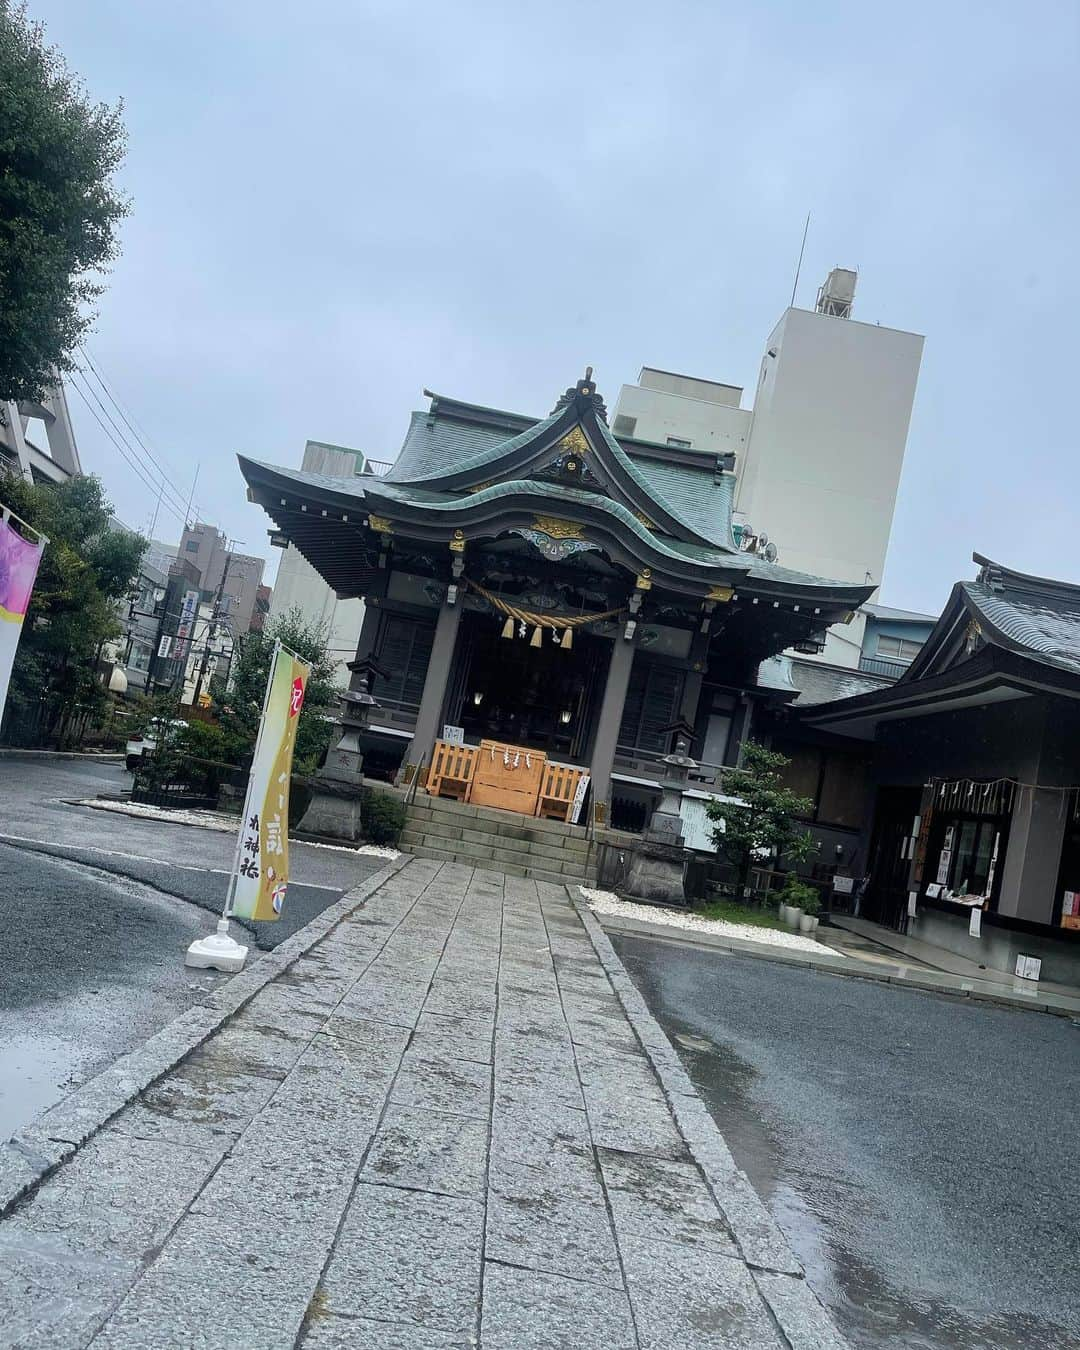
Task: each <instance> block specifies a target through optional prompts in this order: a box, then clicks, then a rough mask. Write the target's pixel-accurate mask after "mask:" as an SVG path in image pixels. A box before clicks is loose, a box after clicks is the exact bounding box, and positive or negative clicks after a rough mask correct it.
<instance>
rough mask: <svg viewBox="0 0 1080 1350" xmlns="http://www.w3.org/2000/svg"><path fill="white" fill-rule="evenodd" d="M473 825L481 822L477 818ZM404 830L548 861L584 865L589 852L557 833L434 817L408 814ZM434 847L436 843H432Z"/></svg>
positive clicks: (585, 845)
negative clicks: (477, 826) (480, 826)
mask: <svg viewBox="0 0 1080 1350" xmlns="http://www.w3.org/2000/svg"><path fill="white" fill-rule="evenodd" d="M475 823H476V824H481V823H482V822H480V821H477V822H475ZM405 830H406V832H407V833H411V834H414V835H423V836H424V837H425V838H428V839H431V840H432V841H434V840H436V839H452V840H456V841H461V842H463V843H468V844H482V845H485V846H486V847H488V848H501V849H511V850H521V851H525V852H529V853H533V854H535V855H537V856H538V857H543V858H550V859H551V860H552V861H555V862H561V861H571V860H576V861H577V862H580V863H582V864H584V862H585V860H586V858H587V857H588V853H589V846H588V843H587V842H586V841H585V840H584V839H580V840H579V839H563V838H561V837H560V836H559V835H553V834H547V833H544V832H542V831H531V830H525V829H517V828H513V829H504V830H498V831H496V830H493V829H491V828H487V829H467V828H462V826H461V825H459V824H456V823H455V824H452V825H451V824H444V823H443V822H442V821H436V820H415V819H413V817H411V816H410V817H408V818H407V819H406V823H405ZM436 847H438V845H436Z"/></svg>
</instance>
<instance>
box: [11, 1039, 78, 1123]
mask: <svg viewBox="0 0 1080 1350" xmlns="http://www.w3.org/2000/svg"><path fill="white" fill-rule="evenodd" d="M72 1069H73V1063H72V1053H71V1045H70V1044H69V1043H68V1042H67V1041H64V1040H62V1039H61V1038H60V1037H58V1036H48V1035H42V1034H40V1033H39V1034H34V1035H30V1036H5V1037H4V1040H3V1042H2V1043H0V1140H5V1139H10V1138H11V1136H12V1135H13V1134H14V1133H15V1132H16V1131H17V1130H20V1129H22V1127H23V1126H24V1125H26V1124H29V1122H30V1121H31V1120H33V1119H34V1117H35V1116H38V1115H40V1114H41V1112H42V1111H45V1110H47V1109H48V1107H50V1106H52V1105H53V1104H54V1103H55V1102H58V1101H59V1100H60V1099H61V1097H66V1096H67V1094H68V1093H69V1092H70V1091H71V1089H72V1087H73V1086H74V1084H73V1081H72Z"/></svg>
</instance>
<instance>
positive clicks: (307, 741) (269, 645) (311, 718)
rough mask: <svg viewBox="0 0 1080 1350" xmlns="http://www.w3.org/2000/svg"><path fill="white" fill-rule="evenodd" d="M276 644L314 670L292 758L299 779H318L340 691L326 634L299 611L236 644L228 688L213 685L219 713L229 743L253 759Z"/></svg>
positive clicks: (281, 617)
mask: <svg viewBox="0 0 1080 1350" xmlns="http://www.w3.org/2000/svg"><path fill="white" fill-rule="evenodd" d="M275 641H280V642H281V643H282V645H283V646H285V647H288V648H289V650H290V651H293V652H295V653H296V655H297V656H299V658H300V659H301V661H306V662H307V663H308V665H310V666H311V675H310V677H309V679H308V684H307V691H306V693H305V695H304V706H303V708H301V710H300V724H299V726H298V727H297V729H296V745H295V748H294V750H293V758H294V764H295V767H296V771H297V772H298V773H302V774H306V773H314V772H315V770H316V768H318V765H319V761H320V760H321V759H322V756H323V754H324V752H325V751H326V747H327V746H328V745H329V743H330V737H331V735H332V733H333V731H334V724H333V723H332V722H331V721H330V720H328V719H329V717H330V715H331V713H332V711H333V708H334V706H335V704H336V702H337V696H338V690H337V688H336V687H335V685H334V665H335V663H334V658H333V656H332V654H331V652H330V648H329V636H328V632H327V629H326V628H325V626H320V625H318V624H312V623H308V621H307V620H306V619H305V618H304V616H303V614H302V612H301V611H300V610H299V609H290V610H289V611H288V612H287V613H285V614H281V615H279V616H278V617H277V618H276V619H271V621H270V622H269V623H268V624H267V625H266V627H265V629H264V630H263V631H262V632H261V633H257V632H255V633H245V634H244V635H243V636H242V637H240V638H238V639H237V644H236V645H237V655H236V658H235V659H234V661H233V665H232V670H231V672H230V679H229V683H228V687H227V688H226V687H224V685H223V682H221V681H214V682H213V683H212V684H211V689H210V692H211V696H212V698H213V700H214V708H215V713H216V715H217V718H218V722H219V724H220V725H221V727H222V729H223V730H224V732H225V733H226V735H227V737H228V738H229V743H230V744H231V745H237V746H241V747H243V750H244V751H246V752H247V753H250V751H251V750H252V749H253V747H254V745H255V737H256V734H257V733H258V730H259V718H260V716H261V715H262V706H263V695H264V694H265V692H266V681H267V679H268V678H269V675H270V659H271V656H272V654H273V650H274V642H275Z"/></svg>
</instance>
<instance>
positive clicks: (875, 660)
mask: <svg viewBox="0 0 1080 1350" xmlns="http://www.w3.org/2000/svg"><path fill="white" fill-rule="evenodd" d="M910 664H911V663H910V661H885V660H883V659H882V658H881V657H880V656H863V657H860V658H859V669H860V670H862V671H865V673H866V674H867V675H887V676H888V677H889V679H890V680H898V679H899V678H900V676H901V675H903V673H904V671H905V670H907V668H908V666H909V665H910Z"/></svg>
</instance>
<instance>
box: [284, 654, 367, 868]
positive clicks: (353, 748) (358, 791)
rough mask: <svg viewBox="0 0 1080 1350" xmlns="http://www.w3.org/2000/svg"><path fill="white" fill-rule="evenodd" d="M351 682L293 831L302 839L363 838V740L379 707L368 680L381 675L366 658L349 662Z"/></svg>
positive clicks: (342, 696) (343, 694) (352, 841)
mask: <svg viewBox="0 0 1080 1350" xmlns="http://www.w3.org/2000/svg"><path fill="white" fill-rule="evenodd" d="M349 670H350V671H351V672H352V676H353V683H354V685H355V686H356V687H355V688H352V689H346V690H345V691H344V693H342V694H341V695H340V696H339V701H340V704H341V735H340V736H339V738H338V741H337V744H336V745H334V746H333V747H332V748H331V749H330V750H328V751H327V754H326V762H325V763H324V764H323V766H322V768H321V769H320V770H319V772H318V774H317V775H316V778H315V794H314V796H313V797H312V799H311V803H310V805H309V806H308V809H307V810H306V811H305V812H304V817H303V819H302V820H301V821H300V824H299V825H298V826H297V830H298V831H299V832H300V833H301V834H325V835H329V836H330V837H331V838H333V839H343V840H347V841H348V842H350V843H354V842H356V841H357V840H359V839H361V838H362V837H363V830H362V828H361V822H360V804H361V801H362V798H363V795H364V792H363V783H364V739H365V736H366V733H367V730H368V727H369V726H370V725H371V714H372V712H373V711H374V709H375V708H377V707H378V706H379V704H378V701H377V700H376V698H375V696H374V694H372V693H371V681H372V680H373V679H374V677H375V676H376V675H381V676H385V675H386V671H385V670H383V668H382V666H380V665H379V664H378V663H377V662H375V661H373V660H372V659H371V658H370V657H366V658H365V659H364V660H362V661H350V662H349Z"/></svg>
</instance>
